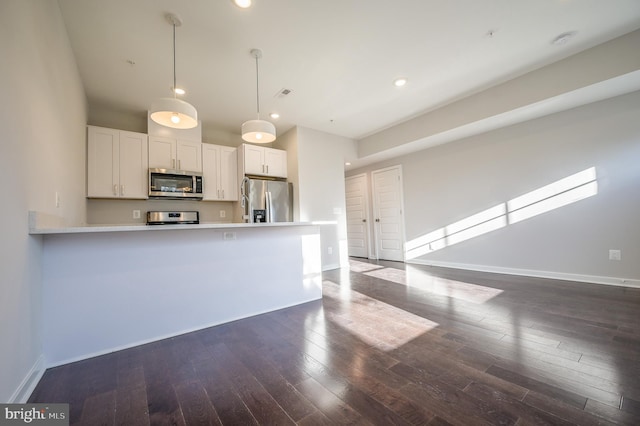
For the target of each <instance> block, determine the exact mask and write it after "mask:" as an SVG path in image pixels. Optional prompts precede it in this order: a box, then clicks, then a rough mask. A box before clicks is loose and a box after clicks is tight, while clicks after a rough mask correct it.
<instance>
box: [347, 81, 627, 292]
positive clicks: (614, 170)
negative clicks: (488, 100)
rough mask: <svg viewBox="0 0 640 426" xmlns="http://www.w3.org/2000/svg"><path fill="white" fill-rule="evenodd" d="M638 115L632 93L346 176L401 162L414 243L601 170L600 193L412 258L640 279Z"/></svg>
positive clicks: (573, 275)
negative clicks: (616, 253) (615, 253)
mask: <svg viewBox="0 0 640 426" xmlns="http://www.w3.org/2000/svg"><path fill="white" fill-rule="evenodd" d="M638 117H640V92H634V93H632V94H629V95H624V96H619V97H616V98H612V99H609V100H605V101H601V102H597V103H593V104H591V105H587V106H584V107H580V108H575V109H572V110H568V111H565V112H562V113H557V114H553V115H550V116H547V117H543V118H539V119H537V120H532V121H529V122H526V123H522V124H518V125H514V126H510V127H506V128H503V129H500V130H495V131H492V132H489V133H485V134H482V135H478V136H474V137H470V138H467V139H463V140H459V141H456V142H451V143H449V144H446V145H441V146H437V147H433V148H430V149H426V150H423V151H420V152H417V153H415V154H412V155H407V156H403V157H398V158H395V159H393V160H388V161H385V162H382V163H378V164H374V165H371V166H367V167H366V168H361V169H358V170H352V171H350V172H349V173H348V175H355V174H358V173H362V172H363V171H371V170H374V169H377V168H381V167H384V166H388V165H392V164H402V167H403V179H404V200H405V225H406V235H407V241H412V240H415V239H417V238H419V237H421V236H425V235H426V234H429V233H431V232H434V231H437V230H439V229H442V228H443V227H446V226H447V225H450V224H452V223H455V222H457V221H460V220H462V219H465V218H468V217H469V216H472V215H474V214H476V213H479V212H482V211H484V210H486V209H488V208H491V207H493V206H496V205H504V203H506V202H508V201H509V200H512V199H513V198H515V197H518V196H521V195H523V194H526V193H529V192H530V191H533V190H535V189H537V188H540V187H543V186H545V185H548V184H550V183H552V182H555V181H557V180H559V179H562V178H565V177H567V176H569V175H572V174H574V173H577V172H580V171H582V170H585V169H588V168H590V167H595V170H596V174H597V194H596V195H595V196H592V197H589V198H586V199H583V200H580V201H577V202H575V203H573V204H570V205H566V206H564V207H560V208H557V209H555V210H553V211H549V212H547V213H543V214H540V215H538V216H535V217H532V218H530V219H527V220H524V221H522V222H518V223H512V224H506V226H504V227H501V228H500V229H497V230H494V231H492V232H489V233H486V234H484V235H481V236H477V237H475V238H472V239H469V240H466V241H463V242H460V243H458V244H455V245H450V246H448V247H446V248H443V249H441V250H437V251H433V252H431V253H427V254H424V255H422V256H419V257H417V258H416V259H413V261H415V262H420V263H426V264H439V265H445V266H453V267H466V268H471V269H480V270H483V269H484V270H496V271H504V272H513V273H519V272H522V273H527V274H530V273H531V274H539V275H542V276H563V277H566V278H576V279H584V280H588V281H595V282H606V283H620V282H621V281H622V280H623V279H630V280H640V262H638V259H640V244H638V241H640V221H639V220H638V214H639V213H640V191H639V190H638V188H640V167H639V166H638V160H639V159H640V122H639V121H638ZM609 249H620V250H622V260H621V261H611V260H609V259H608V255H609ZM631 284H632V285H633V284H634V282H633V281H631ZM635 284H640V281H636V282H635Z"/></svg>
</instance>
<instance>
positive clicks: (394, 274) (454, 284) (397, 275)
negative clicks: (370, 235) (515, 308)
mask: <svg viewBox="0 0 640 426" xmlns="http://www.w3.org/2000/svg"><path fill="white" fill-rule="evenodd" d="M364 275H368V276H370V277H374V278H380V279H383V280H386V281H391V282H394V283H397V284H402V285H406V286H407V287H414V288H418V289H420V290H424V291H426V292H428V293H433V294H437V295H440V296H447V297H453V298H455V299H460V300H465V301H467V302H471V303H478V304H481V303H486V302H487V301H489V300H491V299H492V298H494V297H496V296H497V295H499V294H500V293H502V290H499V289H496V288H491V287H485V286H481V285H478V284H471V283H465V282H462V281H456V280H449V279H446V278H440V277H434V276H432V275H430V274H429V273H427V272H425V271H422V270H420V269H418V268H412V267H411V266H409V265H407V270H406V271H403V270H401V269H394V268H383V269H376V270H373V271H368V272H365V273H364Z"/></svg>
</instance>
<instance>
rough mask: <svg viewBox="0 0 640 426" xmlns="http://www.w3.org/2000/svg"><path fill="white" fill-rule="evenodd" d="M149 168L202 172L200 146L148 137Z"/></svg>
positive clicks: (193, 143) (190, 142) (198, 143)
mask: <svg viewBox="0 0 640 426" xmlns="http://www.w3.org/2000/svg"><path fill="white" fill-rule="evenodd" d="M149 167H150V168H157V169H177V170H187V171H191V172H202V144H201V143H200V142H195V141H186V140H181V139H172V138H165V137H161V136H149Z"/></svg>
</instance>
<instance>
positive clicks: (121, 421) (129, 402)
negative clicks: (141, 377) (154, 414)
mask: <svg viewBox="0 0 640 426" xmlns="http://www.w3.org/2000/svg"><path fill="white" fill-rule="evenodd" d="M147 407H148V402H147V389H146V388H145V386H140V387H137V388H136V387H123V388H118V389H117V390H116V414H115V425H116V426H127V425H148V424H149V423H150V420H149V411H148V408H147Z"/></svg>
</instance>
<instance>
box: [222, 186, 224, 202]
mask: <svg viewBox="0 0 640 426" xmlns="http://www.w3.org/2000/svg"><path fill="white" fill-rule="evenodd" d="M222 199H223V200H224V189H223V190H222Z"/></svg>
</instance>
